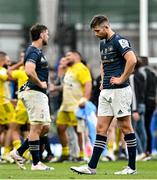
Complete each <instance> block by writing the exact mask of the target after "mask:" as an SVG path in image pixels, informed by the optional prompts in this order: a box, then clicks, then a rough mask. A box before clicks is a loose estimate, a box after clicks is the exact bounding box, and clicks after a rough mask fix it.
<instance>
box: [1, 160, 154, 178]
mask: <svg viewBox="0 0 157 180" xmlns="http://www.w3.org/2000/svg"><path fill="white" fill-rule="evenodd" d="M126 164H127V162H126V161H117V162H100V163H99V165H98V168H97V174H96V175H80V174H76V173H74V172H72V171H71V170H70V167H71V166H79V165H81V164H79V163H72V162H65V163H48V165H49V166H53V167H54V168H55V170H54V171H31V170H30V164H27V165H26V167H27V170H25V171H24V170H20V169H18V168H17V166H16V165H15V164H0V179H49V180H50V179H157V161H155V160H154V161H147V162H138V163H137V171H138V174H136V175H114V174H113V173H114V172H115V171H117V170H121V169H122V168H123V167H124V166H126Z"/></svg>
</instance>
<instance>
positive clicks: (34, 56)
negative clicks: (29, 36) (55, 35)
mask: <svg viewBox="0 0 157 180" xmlns="http://www.w3.org/2000/svg"><path fill="white" fill-rule="evenodd" d="M40 57H41V51H40V50H39V49H37V48H35V47H33V46H29V47H28V48H27V50H26V53H25V58H24V59H25V62H26V61H29V60H35V61H36V60H38V59H40Z"/></svg>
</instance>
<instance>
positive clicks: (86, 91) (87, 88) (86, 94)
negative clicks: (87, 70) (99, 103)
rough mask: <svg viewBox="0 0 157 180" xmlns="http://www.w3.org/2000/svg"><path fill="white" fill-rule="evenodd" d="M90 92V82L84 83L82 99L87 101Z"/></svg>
mask: <svg viewBox="0 0 157 180" xmlns="http://www.w3.org/2000/svg"><path fill="white" fill-rule="evenodd" d="M91 92H92V82H91V81H89V82H86V83H85V86H84V95H83V97H85V98H86V99H88V100H89V99H90V96H91Z"/></svg>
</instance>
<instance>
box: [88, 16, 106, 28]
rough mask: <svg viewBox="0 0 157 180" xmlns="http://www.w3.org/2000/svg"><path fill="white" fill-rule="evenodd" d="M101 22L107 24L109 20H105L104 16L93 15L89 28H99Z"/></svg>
mask: <svg viewBox="0 0 157 180" xmlns="http://www.w3.org/2000/svg"><path fill="white" fill-rule="evenodd" d="M103 22H107V23H109V20H108V18H107V16H104V15H95V16H94V17H93V18H92V20H91V22H90V28H91V29H92V28H95V27H96V26H99V25H100V24H102V23H103Z"/></svg>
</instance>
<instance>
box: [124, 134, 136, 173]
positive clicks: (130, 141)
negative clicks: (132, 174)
mask: <svg viewBox="0 0 157 180" xmlns="http://www.w3.org/2000/svg"><path fill="white" fill-rule="evenodd" d="M124 139H125V141H126V144H127V149H128V156H129V162H128V166H129V167H130V168H131V169H133V170H135V169H136V138H135V133H130V134H125V137H124Z"/></svg>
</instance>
